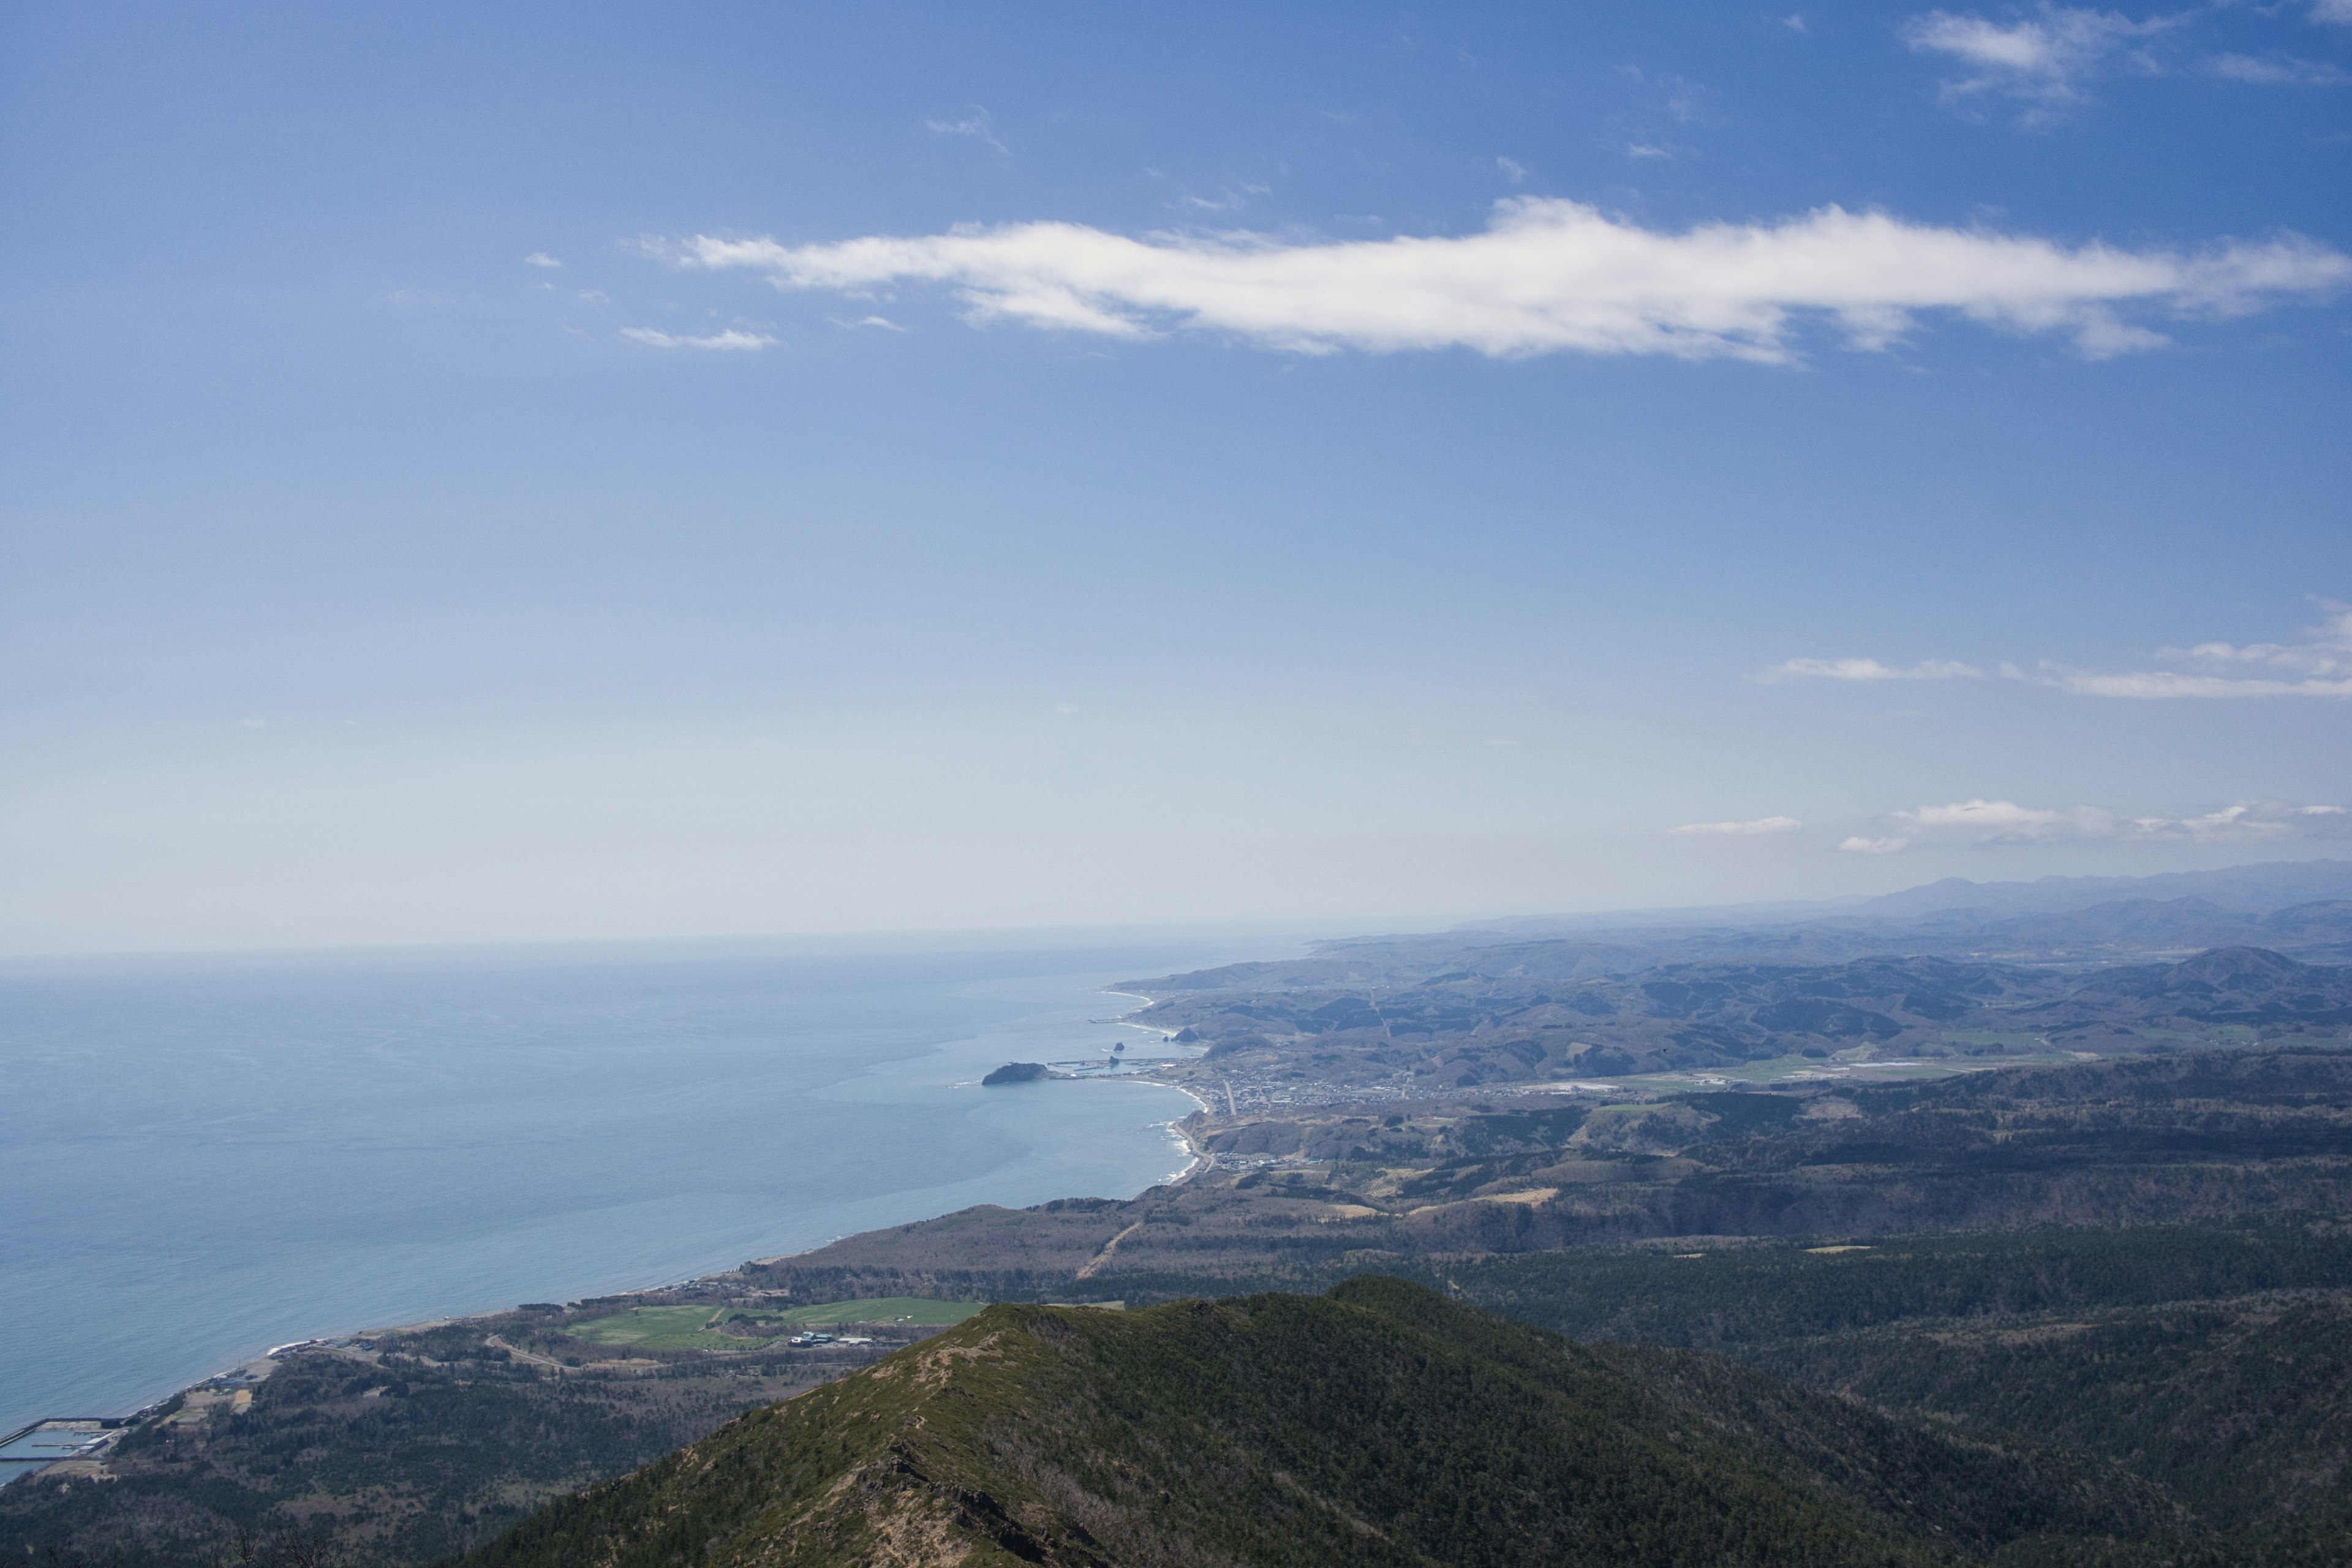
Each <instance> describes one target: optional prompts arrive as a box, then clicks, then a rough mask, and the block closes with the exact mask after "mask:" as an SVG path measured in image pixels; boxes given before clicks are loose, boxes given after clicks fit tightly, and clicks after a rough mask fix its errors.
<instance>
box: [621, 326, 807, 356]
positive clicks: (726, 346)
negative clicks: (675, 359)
mask: <svg viewBox="0 0 2352 1568" xmlns="http://www.w3.org/2000/svg"><path fill="white" fill-rule="evenodd" d="M621 335H622V336H623V337H625V338H626V339H628V340H629V341H630V342H635V343H644V344H645V345H646V346H647V347H648V348H656V349H720V350H730V351H736V352H750V351H754V350H758V349H763V348H766V347H767V346H768V345H769V344H771V343H772V342H775V341H776V340H775V339H773V338H772V337H768V336H766V335H764V334H762V333H759V332H745V331H737V330H736V329H735V328H733V327H730V328H728V329H727V330H726V331H723V332H713V333H712V334H710V335H709V337H707V338H682V337H676V336H673V335H672V334H670V333H668V332H663V331H655V330H654V329H653V328H651V327H623V328H622V329H621Z"/></svg>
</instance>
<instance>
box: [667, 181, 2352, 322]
mask: <svg viewBox="0 0 2352 1568" xmlns="http://www.w3.org/2000/svg"><path fill="white" fill-rule="evenodd" d="M676 254H677V257H678V258H679V259H680V260H681V262H682V263H683V264H684V265H687V266H691V267H702V268H751V269H753V270H757V271H760V272H763V273H765V274H767V275H768V278H769V279H770V281H772V283H774V284H775V285H776V286H777V287H778V288H780V289H834V290H840V291H845V292H856V291H858V290H863V289H872V288H875V287H877V286H880V285H885V284H892V283H904V282H932V283H939V284H943V285H946V286H947V287H949V288H950V289H955V290H956V291H957V292H958V293H959V294H960V295H961V298H962V300H963V301H964V302H965V304H966V305H967V306H968V307H969V309H970V311H971V315H972V317H973V318H975V319H976V320H981V321H989V320H1007V321H1019V322H1022V323H1024V324H1026V325H1029V326H1034V327H1049V328H1060V329H1064V330H1068V331H1085V332H1095V333H1099V334H1102V335H1104V336H1109V337H1123V338H1144V337H1150V336H1152V335H1155V334H1156V333H1158V332H1159V331H1164V330H1167V329H1171V328H1192V329H1200V330H1209V331H1222V332H1227V333H1231V334H1233V335H1234V336H1236V337H1240V338H1243V339H1246V340H1248V341H1251V342H1256V343H1259V344H1261V345H1263V346H1265V347H1269V348H1275V349H1281V350H1288V351H1291V352H1296V353H1328V352H1332V351H1335V350H1338V349H1341V348H1355V349H1362V350H1368V351H1373V352H1388V351H1397V350H1405V349H1439V348H1454V347H1461V348H1468V349H1472V350H1475V351H1476V352H1478V353H1486V354H1491V355H1497V356H1520V355H1528V354H1540V353H1561V352H1573V353H1605V354H1617V353H1660V354H1671V355H1676V356H1679V357H1682V358H1685V359H1710V358H1717V357H1726V356H1727V357H1733V358H1739V359H1748V360H1757V361H1764V362H1785V361H1788V360H1790V359H1792V358H1793V357H1795V356H1794V352H1793V350H1792V349H1791V347H1790V336H1791V334H1792V333H1793V332H1794V331H1796V330H1797V329H1798V327H1799V325H1800V324H1801V322H1803V321H1811V320H1819V321H1827V322H1829V323H1831V324H1832V325H1833V326H1834V327H1835V328H1836V329H1837V330H1839V331H1842V332H1843V335H1844V338H1845V340H1846V342H1848V343H1849V344H1850V345H1852V346H1853V347H1856V348H1861V349H1877V348H1883V347H1885V346H1886V345H1887V344H1889V343H1891V342H1894V341H1895V340H1896V339H1897V338H1899V337H1900V336H1901V335H1902V334H1903V333H1904V332H1905V331H1907V330H1909V329H1910V328H1911V326H1912V325H1913V323H1914V318H1915V316H1916V313H1918V312H1921V311H1927V310H1948V311H1952V312H1956V313H1958V314H1959V315H1961V316H1963V317H1965V318H1967V319H1969V320H1972V321H1980V322H1985V323H1988V324H1990V325H1995V326H2000V327H2003V328H2007V329H2010V330H2012V331H2065V332H2070V333H2072V334H2073V336H2074V341H2075V343H2076V345H2077V347H2078V348H2080V349H2081V350H2082V351H2083V352H2084V353H2088V354H2092V355H2105V354H2109V353H2118V352H2122V351H2124V350H2126V349H2135V348H2145V347H2149V346H2152V345H2154V344H2157V343H2160V342H2163V341H2164V340H2163V339H2162V338H2161V337H2160V336H2159V335H2158V334H2157V333H2155V332H2153V331H2148V330H2147V329H2146V328H2144V327H2141V326H2138V325H2137V324H2133V323H2129V322H2126V321H2123V320H2121V319H2120V318H2119V317H2118V315H2117V314H2116V312H2117V311H2118V310H2124V309H2128V308H2139V309H2158V310H2168V311H2171V312H2174V313H2178V314H2184V315H2187V314H2196V315H2211V314H2235V313H2243V312H2249V311H2252V310H2260V309H2262V308H2263V307H2264V306H2266V305H2269V304H2272V303H2273V302H2274V301H2276V300H2279V299H2281V298H2283V297H2287V296H2294V295H2314V294H2318V293H2321V292H2325V291H2327V290H2331V289H2336V288H2339V287H2341V286H2342V285H2343V284H2345V283H2346V282H2347V281H2352V258H2347V257H2346V256H2345V255H2344V254H2343V253H2341V252H2339V251H2336V250H2335V249H2332V248H2330V247H2326V246H2323V245H2320V244H2317V243H2315V242H2314V241H2311V240H2308V239H2305V238H2302V237H2296V236H2292V235H2290V236H2284V237H2279V238H2275V239H2271V240H2266V241H2262V242H2241V241H2234V240H2232V241H2225V242H2222V243H2220V244H2217V245H2214V246H2211V247H2207V248H2206V249H2204V250H2202V251H2199V252H2194V253H2183V252H2179V251H2168V250H2137V251H2135V250H2123V249H2117V248H2115V247H2109V246H2106V245H2103V244H2097V243H2093V244H2089V245H2084V246H2076V247H2068V246H2064V245H2060V244H2057V243H2055V242H2053V241H2051V240H2046V239H2040V238H2036V237H2030V236H2015V235H2003V234H1996V233H1990V232H1987V231H1985V230H1982V229H1956V228H1941V227H1935V226H1928V225H1923V224H1911V223H1906V222H1904V221H1903V220H1901V219H1899V218H1895V217H1891V216H1886V215H1885V214H1883V213H1849V212H1846V211H1844V210H1843V209H1842V208H1838V207H1825V208H1823V209H1822V210H1820V211H1818V212H1814V213H1811V214H1808V215H1807V216H1803V217H1798V218H1790V219H1786V220H1784V221H1782V222H1780V223H1777V224H1710V225H1706V226H1700V227H1697V228H1694V229H1690V230H1686V231H1685V232H1683V233H1679V234H1676V233H1670V232H1664V231H1659V230H1654V229H1646V228H1643V227H1641V226H1637V225H1635V224H1633V223H1630V222H1626V221H1624V220H1622V219H1618V218H1613V217H1611V216H1607V215H1605V214H1603V213H1601V211H1599V210H1598V209H1597V208H1594V207H1591V206H1587V205H1582V204H1580V203H1578V202H1571V201H1562V200H1556V199H1549V198H1542V197H1512V198H1508V199H1507V200H1505V201H1503V202H1500V203H1498V204H1496V216H1495V219H1494V221H1493V223H1492V224H1491V225H1490V226H1488V227H1487V228H1486V230H1485V231H1484V232H1483V233H1479V234H1475V235H1469V236H1465V237H1454V238H1445V237H1399V238H1393V239H1385V240H1355V241H1335V242H1328V243H1311V242H1307V243H1286V242H1284V241H1281V240H1277V239H1275V238H1273V237H1268V236H1264V235H1255V234H1221V235H1209V236H1202V235H1169V234H1156V235H1150V236H1146V237H1141V238H1136V237H1129V236H1125V235H1118V234H1110V233H1107V232H1105V231H1103V230H1101V229H1097V228H1090V227H1087V226H1082V225H1078V224H1067V223H1030V224H1019V225H1013V226H1004V227H997V228H983V227H978V226H971V227H962V228H957V229H954V230H951V231H950V232H949V233H946V234H940V235H929V236H922V237H909V238H900V237H886V236H875V237H867V238H862V239H852V240H845V241H841V242H838V243H835V244H825V245H805V246H788V245H783V244H781V243H779V242H778V241H776V240H773V239H719V238H714V237H709V236H697V237H694V238H691V239H688V240H687V241H685V242H683V243H682V244H681V245H680V246H678V247H676Z"/></svg>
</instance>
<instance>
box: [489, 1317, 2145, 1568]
mask: <svg viewBox="0 0 2352 1568" xmlns="http://www.w3.org/2000/svg"><path fill="white" fill-rule="evenodd" d="M2190 1529H2191V1527H2189V1526H2188V1525H2187V1524H2186V1523H2185V1522H2184V1521H2182V1520H2181V1519H2180V1517H2179V1513H2178V1510H2174V1509H2172V1508H2171V1507H2170V1506H2169V1505H2168V1504H2167V1503H2166V1502H2165V1501H2164V1500H2162V1498H2161V1496H2160V1494H2158V1493H2157V1492H2156V1490H2155V1489H2152V1488H2148V1487H2147V1486H2145V1485H2144V1484H2142V1483H2138V1482H2135V1481H2133V1480H2131V1479H2129V1478H2127V1477H2124V1476H2122V1475H2121V1474H2120V1473H2119V1472H2113V1471H2109V1470H2105V1469H2102V1468H2098V1467H2097V1466H2096V1465H2095V1464H2093V1463H2089V1462H2086V1461H2084V1460H2082V1459H2081V1458H2079V1457H2068V1456H2064V1455H2061V1454H2056V1453H2040V1452H2021V1451H2018V1450H2017V1449H2015V1448H2014V1447H1996V1446H1993V1445H1989V1444H1970V1443H1969V1442H1966V1441H1962V1440H1959V1439H1957V1438H1953V1437H1950V1436H1942V1435H1938V1434H1937V1433H1934V1432H1932V1431H1930V1430H1928V1429H1927V1428H1925V1427H1922V1426H1906V1425H1905V1424H1903V1423H1900V1422H1898V1421H1896V1420H1894V1419H1892V1418H1890V1417H1887V1416H1885V1415H1880V1414H1877V1413H1874V1412H1872V1411H1869V1410H1867V1409H1864V1408H1863V1407H1861V1406H1859V1405H1853V1404H1851V1403H1847V1402H1843V1401H1839V1400H1836V1399H1833V1398H1828V1397H1824V1396H1822V1395H1817V1394H1806V1393H1803V1392H1801V1391H1799V1390H1796V1389H1793V1388H1790V1387H1789V1386H1788V1385H1786V1384H1780V1383H1777V1382H1776V1381H1774V1380H1773V1379H1771V1378H1769V1377H1766V1376H1763V1375H1762V1374H1759V1373H1754V1372H1751V1371H1748V1370H1747V1369H1744V1368H1741V1367H1738V1366H1737V1365H1736V1364H1734V1363H1729V1362H1727V1361H1724V1360H1721V1359H1719V1358H1717V1357H1714V1356H1709V1355H1706V1354H1702V1353H1698V1352H1677V1351H1669V1350H1662V1349H1656V1348H1648V1347H1627V1346H1601V1347H1592V1346H1578V1345H1575V1344H1573V1343H1571V1342H1568V1341H1565V1340H1562V1339H1559V1338H1558V1337H1557V1336H1554V1335H1551V1334H1549V1333H1547V1332H1545V1331H1541V1330H1538V1329H1534V1328H1530V1327H1528V1326H1527V1325H1524V1324H1518V1323H1513V1322H1509V1321H1505V1320H1502V1319H1497V1318H1493V1317H1490V1316H1488V1315H1486V1314H1485V1313H1482V1312H1478V1311H1476V1310H1472V1309H1468V1308H1464V1307H1460V1306H1456V1305H1454V1304H1452V1303H1449V1302H1447V1301H1446V1300H1444V1299H1443V1298H1442V1297H1440V1296H1438V1295H1436V1294H1435V1293H1433V1292H1431V1291H1428V1290H1425V1289H1422V1288H1420V1287H1417V1286H1413V1285H1411V1284H1408V1283H1406V1282H1404V1281H1402V1280H1396V1279H1380V1278H1373V1277H1366V1278H1361V1279H1355V1280H1350V1281H1349V1282H1347V1283H1346V1284H1343V1285H1341V1286H1340V1287H1339V1288H1338V1289H1335V1290H1334V1291H1333V1292H1332V1293H1331V1294H1330V1295H1329V1296H1327V1297H1320V1298H1318V1297H1304V1296H1289V1295H1265V1296H1257V1297H1250V1298H1237V1299H1231V1300H1223V1301H1216V1302H1210V1301H1204V1300H1189V1301H1180V1302H1173V1303H1170V1304H1168V1305H1166V1306H1162V1307H1158V1308H1153V1309H1150V1310H1145V1311H1139V1312H1133V1313H1117V1312H1104V1311H1097V1310H1088V1309H1080V1308H1055V1307H1043V1306H998V1307H994V1308H992V1309H990V1310H988V1311H986V1312H984V1313H982V1314H981V1315H980V1316H979V1317H977V1318H974V1319H973V1320H971V1321H969V1322H967V1323H966V1324H964V1325H963V1326H962V1327H961V1328H959V1329H955V1330H952V1331H949V1332H948V1333H945V1334H941V1335H940V1336H938V1337H937V1338H935V1339H932V1340H930V1341H928V1342H925V1343H923V1344H921V1345H919V1346H916V1347H913V1348H911V1349H909V1350H908V1351H904V1352H899V1353H898V1355H895V1356H892V1357H890V1358H889V1359H888V1360H887V1361H885V1362H882V1363H878V1364H877V1365H876V1366H873V1367H870V1368H868V1369H866V1370H865V1371H863V1372H860V1373H854V1374H852V1375H851V1376H849V1377H847V1378H845V1379H843V1380H842V1381H840V1382H838V1383H835V1384H830V1385H828V1386H826V1387H824V1388H822V1389H818V1390H815V1391H814V1392H812V1393H810V1394H803V1395H802V1396H800V1397H798V1398H795V1399H793V1400H791V1401H788V1402H786V1403H784V1404H782V1405H773V1406H771V1407H769V1408H767V1409H764V1410H761V1411H757V1412H754V1413H752V1414H751V1415H746V1416H744V1417H741V1418H740V1419H739V1420H737V1421H735V1422H733V1423H730V1425H729V1426H725V1427H722V1428H721V1429H720V1430H719V1431H718V1432H717V1433H715V1434H713V1435H712V1436H710V1437H709V1438H706V1439H704V1440H703V1441H702V1442H700V1443H698V1444H696V1445H694V1446H692V1447H688V1448H687V1449H685V1450H683V1451H681V1452H679V1453H677V1454H675V1455H673V1456H671V1457H670V1458H667V1459H664V1460H662V1461H660V1462H659V1463H657V1464H655V1465H652V1466H650V1467H648V1468H646V1469H644V1470H642V1471H639V1472H637V1473H636V1474H635V1475H632V1476H628V1477H625V1478H623V1479H620V1480H617V1481H614V1482H610V1483H607V1484H606V1485H604V1486H602V1487H598V1488H595V1489H591V1490H590V1491H588V1492H585V1493H583V1494H581V1495H580V1496H578V1497H575V1498H572V1499H567V1500H563V1501H562V1502H559V1503H557V1504H555V1505H553V1506H552V1507H551V1508H550V1509H548V1510H545V1511H544V1512H542V1513H541V1515H539V1516H538V1517H536V1518H534V1519H533V1520H531V1521H528V1522H526V1523H525V1524H523V1525H521V1526H520V1527H519V1528H517V1529H516V1530H514V1531H511V1532H509V1534H508V1535H506V1536H504V1537H502V1538H501V1539H499V1541H497V1542H492V1543H490V1544H489V1545H488V1546H486V1547H484V1548H483V1549H481V1550H480V1551H478V1552H475V1553H474V1554H473V1555H472V1556H471V1557H469V1558H468V1559H467V1568H541V1565H545V1568H555V1565H557V1564H562V1565H564V1568H654V1565H656V1564H672V1563H677V1564H684V1563H702V1564H708V1565H710V1568H736V1565H750V1564H774V1565H785V1564H790V1565H795V1568H797V1565H803V1564H807V1565H819V1564H823V1565H832V1564H853V1563H854V1564H905V1565H909V1568H911V1565H915V1564H925V1565H928V1564H971V1565H972V1568H994V1565H998V1564H1008V1565H1009V1564H1013V1563H1038V1564H1049V1565H1054V1568H1129V1565H1133V1568H1162V1565H1174V1564H1202V1565H1226V1564H1233V1565H1238V1564H1244V1563H1248V1564H1258V1563H1265V1564H1274V1563H1280V1564H1284V1565H1286V1568H1292V1565H1296V1568H1324V1565H1328V1568H1343V1565H1346V1568H1390V1565H1394V1568H1451V1565H1454V1564H1460V1565H1464V1568H1469V1565H1472V1564H1477V1565H1486V1564H1495V1565H1497V1568H1499V1565H1501V1564H1506V1563H1510V1564H1517V1563H1527V1564H1562V1565H1568V1564H1585V1563H1593V1564H1600V1563H1608V1564H1612V1565H1614V1564H1648V1563H1656V1564H1667V1563H1711V1564H1739V1563H1753V1564H1759V1565H1762V1564H1793V1565H1810V1564H1821V1565H1824V1568H1826V1565H1832V1564H1857V1565H1859V1564H1879V1565H1886V1568H1894V1565H1898V1564H1928V1563H1957V1562H1966V1561H1982V1560H1988V1559H1990V1558H1991V1557H1993V1556H1994V1555H1995V1554H1996V1553H1999V1552H2002V1551H2003V1549H2005V1548H2024V1549H2027V1551H2028V1558H2030V1559H2032V1560H2046V1561H2068V1560H2074V1555H2075V1553H2074V1550H2073V1549H2074V1546H2075V1545H2077V1544H2080V1545H2085V1546H2087V1545H2089V1544H2090V1543H2091V1542H2130V1541H2142V1540H2147V1539H2150V1538H2153V1537H2159V1536H2179V1535H2180V1534H2181V1532H2183V1531H2190ZM2020 1560H2021V1561H2022V1560H2027V1559H2020Z"/></svg>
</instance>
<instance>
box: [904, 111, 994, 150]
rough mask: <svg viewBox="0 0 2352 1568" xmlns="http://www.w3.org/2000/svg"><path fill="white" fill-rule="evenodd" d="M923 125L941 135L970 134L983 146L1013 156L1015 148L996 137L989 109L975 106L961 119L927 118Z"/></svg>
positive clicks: (969, 135)
mask: <svg viewBox="0 0 2352 1568" xmlns="http://www.w3.org/2000/svg"><path fill="white" fill-rule="evenodd" d="M923 125H924V127H925V128H926V129H927V130H929V131H932V132H936V133H938V134H939V135H941V136H968V137H970V138H971V140H973V141H974V142H979V143H980V144H981V145H982V146H983V147H987V148H990V149H991V150H992V151H994V152H997V153H1003V155H1004V156H1005V157H1008V158H1010V157H1011V156H1013V149H1012V148H1010V147H1007V146H1006V145H1005V144H1004V143H1003V142H1000V141H998V140H997V139H996V129H995V127H994V126H993V125H992V124H991V123H990V122H989V118H988V110H985V109H981V108H977V107H975V108H974V109H973V110H972V111H971V113H970V114H969V115H966V116H965V117H964V118H963V119H961V120H926V121H923Z"/></svg>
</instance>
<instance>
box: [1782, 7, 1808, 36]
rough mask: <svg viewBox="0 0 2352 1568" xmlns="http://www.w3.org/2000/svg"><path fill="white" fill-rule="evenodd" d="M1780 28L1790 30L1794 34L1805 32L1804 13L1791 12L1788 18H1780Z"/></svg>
mask: <svg viewBox="0 0 2352 1568" xmlns="http://www.w3.org/2000/svg"><path fill="white" fill-rule="evenodd" d="M1780 26H1784V27H1786V28H1788V29H1789V31H1790V32H1792V33H1801V32H1803V31H1804V30H1805V16H1804V13H1803V12H1801V11H1791V12H1790V13H1789V14H1788V15H1787V16H1783V17H1781V18H1780Z"/></svg>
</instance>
